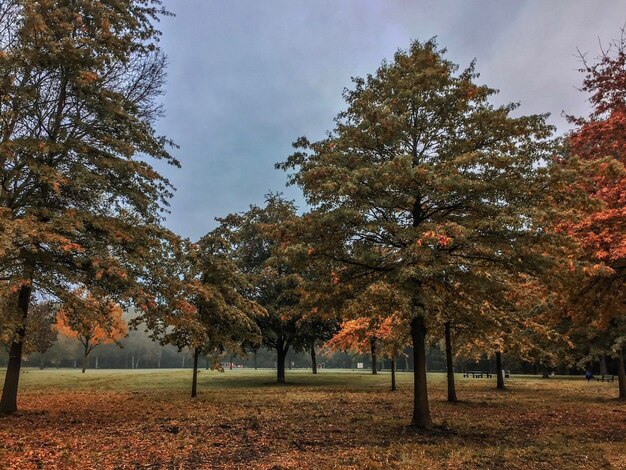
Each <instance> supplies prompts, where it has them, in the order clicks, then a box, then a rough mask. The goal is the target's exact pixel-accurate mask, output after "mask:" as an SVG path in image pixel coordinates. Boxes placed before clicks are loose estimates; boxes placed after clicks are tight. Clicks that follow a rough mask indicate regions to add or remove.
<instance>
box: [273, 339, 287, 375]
mask: <svg viewBox="0 0 626 470" xmlns="http://www.w3.org/2000/svg"><path fill="white" fill-rule="evenodd" d="M287 349H289V347H288V346H285V345H284V343H283V342H282V341H279V342H278V345H277V346H276V381H277V382H278V383H279V384H284V383H285V357H286V356H287Z"/></svg>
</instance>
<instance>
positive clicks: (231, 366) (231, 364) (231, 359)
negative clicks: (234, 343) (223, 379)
mask: <svg viewBox="0 0 626 470" xmlns="http://www.w3.org/2000/svg"><path fill="white" fill-rule="evenodd" d="M233 360H234V359H233V356H232V354H231V355H230V364H228V369H229V370H233Z"/></svg>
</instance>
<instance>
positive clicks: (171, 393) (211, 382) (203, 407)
mask: <svg viewBox="0 0 626 470" xmlns="http://www.w3.org/2000/svg"><path fill="white" fill-rule="evenodd" d="M286 372H287V381H288V384H286V385H278V384H276V383H274V380H275V371H274V370H259V371H254V370H249V369H239V370H233V371H230V370H227V371H225V372H224V373H219V372H215V371H205V370H202V371H201V372H200V375H199V396H198V397H197V398H196V399H194V400H191V399H190V398H189V393H190V386H191V370H190V369H185V370H181V369H170V370H115V371H112V370H88V371H87V373H86V374H81V372H80V370H74V369H61V370H44V371H40V370H38V369H25V370H24V373H23V374H22V377H21V382H20V399H19V404H20V410H21V411H20V412H19V413H18V414H17V415H14V416H9V417H4V418H0V468H20V469H21V468H78V467H80V468H91V467H96V466H100V467H102V468H275V469H278V468H385V469H387V468H446V469H447V468H454V469H456V468H494V469H498V470H501V469H506V468H519V469H524V470H528V469H534V468H546V469H555V468H567V469H569V468H590V469H591V468H594V469H595V468H626V457H625V456H626V444H625V443H626V405H625V404H624V403H622V402H619V401H618V400H616V399H615V396H616V393H617V390H616V389H617V385H616V384H614V383H598V382H591V383H587V382H586V381H585V380H584V379H583V378H582V377H553V378H550V379H541V378H538V377H527V376H514V377H512V378H511V379H510V380H508V381H507V390H505V391H497V390H495V379H471V378H463V377H462V376H461V375H460V374H458V375H457V385H458V387H457V392H458V395H459V398H460V399H461V400H462V401H461V402H460V403H457V404H449V403H447V402H446V401H445V397H446V383H445V375H444V374H442V373H431V374H429V376H428V380H429V394H430V403H431V409H432V414H433V419H434V421H435V423H436V424H437V428H436V429H435V431H434V432H431V433H423V432H422V433H420V432H416V431H415V430H414V429H411V428H409V427H407V424H408V423H409V421H410V415H411V400H412V387H411V384H412V375H411V374H410V373H402V372H399V373H398V386H399V390H398V391H397V392H394V393H392V392H391V391H390V390H389V381H390V374H389V373H388V372H384V373H382V374H379V375H372V374H371V373H369V372H367V371H349V370H345V371H336V370H325V371H321V372H320V374H318V375H317V376H314V375H313V374H311V373H310V371H308V370H293V371H289V370H287V371H286ZM0 373H2V372H0ZM3 464H4V465H3Z"/></svg>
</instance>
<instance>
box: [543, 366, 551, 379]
mask: <svg viewBox="0 0 626 470" xmlns="http://www.w3.org/2000/svg"><path fill="white" fill-rule="evenodd" d="M541 377H542V378H544V379H549V378H550V371H549V370H548V368H547V367H545V366H544V367H543V371H542V373H541Z"/></svg>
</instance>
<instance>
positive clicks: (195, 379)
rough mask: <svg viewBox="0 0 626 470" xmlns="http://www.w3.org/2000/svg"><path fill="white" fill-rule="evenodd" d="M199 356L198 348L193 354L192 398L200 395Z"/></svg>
mask: <svg viewBox="0 0 626 470" xmlns="http://www.w3.org/2000/svg"><path fill="white" fill-rule="evenodd" d="M198 356H200V351H198V348H196V349H195V350H194V352H193V379H192V381H191V398H195V397H196V396H197V395H198Z"/></svg>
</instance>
